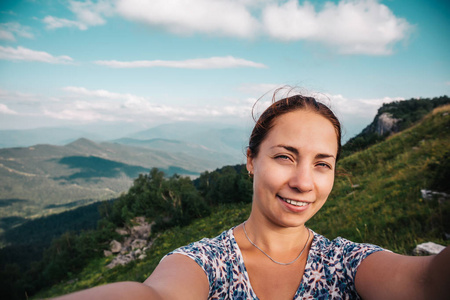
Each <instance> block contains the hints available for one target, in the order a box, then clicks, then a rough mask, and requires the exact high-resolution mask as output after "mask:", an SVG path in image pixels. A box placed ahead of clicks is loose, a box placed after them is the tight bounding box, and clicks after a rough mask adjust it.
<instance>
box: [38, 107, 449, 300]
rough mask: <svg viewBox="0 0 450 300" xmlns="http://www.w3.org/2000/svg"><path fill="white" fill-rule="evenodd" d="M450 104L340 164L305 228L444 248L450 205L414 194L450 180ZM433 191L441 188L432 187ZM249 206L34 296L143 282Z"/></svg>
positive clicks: (98, 263) (393, 244) (403, 247)
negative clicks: (168, 258) (449, 168)
mask: <svg viewBox="0 0 450 300" xmlns="http://www.w3.org/2000/svg"><path fill="white" fill-rule="evenodd" d="M449 128H450V106H445V107H441V108H438V109H435V110H434V111H433V112H432V113H431V114H429V115H427V116H426V117H425V118H424V120H423V121H421V122H419V123H418V124H417V125H415V126H414V127H412V128H410V129H408V130H406V131H404V132H401V133H398V134H396V135H393V136H391V137H390V138H388V139H387V140H386V141H384V142H381V143H379V144H376V145H374V146H372V147H370V148H368V149H367V150H364V151H362V152H358V153H355V154H353V155H351V156H348V157H346V158H345V159H343V160H342V161H341V162H340V164H339V167H338V174H339V175H338V176H337V178H336V183H335V188H334V191H333V192H332V194H331V196H330V198H329V200H328V202H327V203H326V204H325V206H324V207H323V209H322V210H321V211H320V212H319V213H318V215H316V216H315V217H314V218H313V219H312V220H311V221H310V222H309V223H308V226H309V227H311V228H312V229H313V230H315V231H316V232H318V233H321V234H323V235H325V236H327V237H328V238H334V237H336V236H343V237H345V238H348V239H351V240H353V241H356V242H370V243H374V244H378V245H380V246H383V247H385V248H387V249H390V250H393V251H395V252H398V253H403V254H409V253H410V252H411V250H412V249H413V248H414V247H415V245H416V244H417V243H421V242H425V241H434V242H437V243H441V244H449V243H450V242H449V241H448V240H444V238H443V237H444V233H449V232H450V224H449V222H450V203H449V202H450V201H449V200H448V199H447V200H442V199H434V200H431V201H425V200H423V199H422V198H421V193H420V189H422V188H428V187H430V186H436V182H438V183H439V182H441V183H442V182H448V180H449V178H448V173H445V174H447V175H445V176H447V177H445V176H444V177H443V176H442V174H443V173H442V172H441V170H442V168H439V167H436V166H445V165H448V163H449V162H448V159H449V157H450V156H449V155H448V152H449V151H450V136H449V135H450V130H449ZM437 186H439V185H437ZM249 213H250V204H233V205H226V206H220V207H219V208H217V209H215V210H214V213H213V214H211V215H210V216H209V217H207V218H203V219H199V220H196V221H194V222H193V223H191V224H190V225H188V226H185V227H175V228H172V229H169V230H166V231H164V232H163V233H161V235H159V236H158V237H157V238H156V239H155V241H154V245H153V247H152V248H151V249H150V250H149V252H148V253H147V254H148V256H147V258H146V259H144V260H142V261H138V262H132V263H130V264H129V265H127V266H119V267H116V268H114V269H112V270H107V269H106V268H105V266H106V264H107V263H108V262H109V261H110V260H111V258H98V259H95V260H92V261H91V262H90V264H89V265H88V266H87V267H85V268H84V270H83V271H82V272H81V273H80V274H73V275H72V276H71V278H70V280H69V281H66V282H62V283H60V284H58V285H55V286H53V287H52V288H51V289H49V290H46V291H42V292H41V293H40V294H39V295H37V296H36V297H37V298H42V297H50V296H56V295H60V294H65V293H69V292H73V291H76V290H79V289H84V288H88V287H91V286H95V285H100V284H105V283H108V282H115V281H121V280H136V281H143V280H144V279H145V278H147V277H148V276H149V275H150V274H151V272H152V270H153V269H154V268H155V266H156V265H157V263H158V262H159V260H160V259H161V258H162V257H163V255H164V254H166V253H167V252H169V251H171V250H173V249H174V248H176V247H179V246H181V245H185V244H187V243H189V242H192V241H195V240H199V239H200V238H202V237H213V236H216V235H218V234H219V233H220V232H222V231H223V230H226V229H228V228H230V227H231V226H234V225H237V224H239V223H241V222H242V221H244V220H245V219H246V218H247V217H248V215H249Z"/></svg>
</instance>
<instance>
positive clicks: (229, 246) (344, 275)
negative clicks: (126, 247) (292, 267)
mask: <svg viewBox="0 0 450 300" xmlns="http://www.w3.org/2000/svg"><path fill="white" fill-rule="evenodd" d="M233 229H234V227H233V228H231V229H229V230H227V231H224V232H223V233H221V234H220V235H219V236H217V237H215V238H212V239H209V238H204V239H202V240H200V241H198V242H194V243H191V244H189V245H187V246H184V247H181V248H178V249H176V250H174V251H173V252H170V253H169V254H167V255H166V256H168V255H171V254H183V255H186V256H188V257H190V258H191V259H193V260H194V261H195V262H196V263H197V264H198V265H199V266H200V267H201V268H202V269H203V270H204V272H205V273H206V276H207V277H208V281H209V296H208V299H258V297H257V296H256V294H255V292H254V291H253V289H252V286H251V284H250V280H249V276H248V274H247V270H246V268H245V264H244V260H243V257H242V254H241V251H240V249H239V246H238V244H237V243H236V240H235V238H234V235H233ZM311 232H312V233H313V241H312V245H311V249H310V251H309V254H308V259H307V262H306V266H305V272H304V274H303V278H302V281H301V283H300V286H299V287H298V289H297V292H296V294H295V296H294V300H296V299H360V297H359V295H358V294H357V292H356V289H355V275H356V270H357V269H358V266H359V265H360V263H361V262H362V261H363V259H364V258H366V257H367V256H368V255H370V254H372V253H374V252H377V251H381V250H384V249H382V248H380V247H378V246H375V245H371V244H359V243H354V242H351V241H349V240H346V239H343V238H341V237H338V238H336V239H334V240H332V241H330V240H329V239H327V238H326V237H324V236H322V235H320V234H317V233H315V232H314V231H312V230H311ZM163 259H164V258H163Z"/></svg>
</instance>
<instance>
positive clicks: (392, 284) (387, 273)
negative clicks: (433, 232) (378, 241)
mask: <svg viewBox="0 0 450 300" xmlns="http://www.w3.org/2000/svg"><path fill="white" fill-rule="evenodd" d="M355 284H356V290H357V291H358V294H359V295H360V296H361V297H362V298H363V299H448V296H449V292H448V287H449V286H450V247H447V248H445V249H444V250H443V251H442V252H441V253H439V254H438V255H432V256H404V255H399V254H395V253H390V252H386V251H381V252H377V253H374V254H371V255H369V256H368V257H367V258H366V259H364V261H363V262H362V263H361V265H360V266H359V268H358V271H357V273H356V279H355Z"/></svg>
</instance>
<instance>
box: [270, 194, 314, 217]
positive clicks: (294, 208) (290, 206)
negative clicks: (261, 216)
mask: <svg viewBox="0 0 450 300" xmlns="http://www.w3.org/2000/svg"><path fill="white" fill-rule="evenodd" d="M277 199H278V200H279V201H280V202H281V204H282V205H284V207H286V208H287V209H288V210H290V211H292V212H296V213H298V212H302V211H305V210H307V209H308V208H309V206H310V205H311V203H312V202H308V201H298V200H294V199H292V200H294V201H298V202H302V203H306V205H303V206H297V205H293V204H290V203H288V202H286V201H285V200H284V199H290V198H283V197H281V196H280V195H277Z"/></svg>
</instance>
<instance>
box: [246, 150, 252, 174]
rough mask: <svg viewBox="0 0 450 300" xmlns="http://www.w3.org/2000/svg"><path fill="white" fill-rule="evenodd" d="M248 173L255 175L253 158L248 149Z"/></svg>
mask: <svg viewBox="0 0 450 300" xmlns="http://www.w3.org/2000/svg"><path fill="white" fill-rule="evenodd" d="M247 171H248V172H249V173H251V174H253V157H252V155H251V151H250V149H248V148H247Z"/></svg>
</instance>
